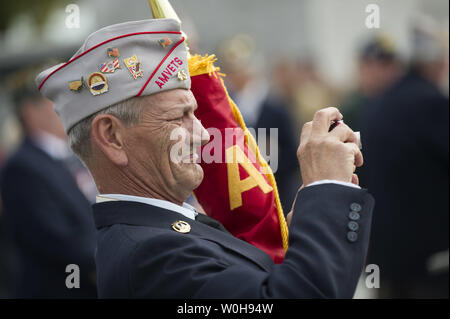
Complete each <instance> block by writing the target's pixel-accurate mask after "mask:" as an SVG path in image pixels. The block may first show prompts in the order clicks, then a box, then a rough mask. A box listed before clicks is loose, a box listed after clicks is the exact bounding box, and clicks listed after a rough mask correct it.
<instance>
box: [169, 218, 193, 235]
mask: <svg viewBox="0 0 450 319" xmlns="http://www.w3.org/2000/svg"><path fill="white" fill-rule="evenodd" d="M172 229H173V230H175V231H176V232H178V233H182V234H187V233H189V232H190V231H191V225H189V224H188V223H186V222H185V221H183V220H177V221H176V222H174V223H172Z"/></svg>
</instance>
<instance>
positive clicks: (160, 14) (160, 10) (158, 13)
mask: <svg viewBox="0 0 450 319" xmlns="http://www.w3.org/2000/svg"><path fill="white" fill-rule="evenodd" d="M148 3H149V4H150V9H151V10H152V14H153V18H154V19H174V20H176V21H178V23H180V24H181V20H180V18H179V17H178V14H177V13H176V12H175V10H174V8H173V7H172V5H171V4H170V2H169V0H148ZM181 32H182V35H183V37H184V39H185V40H184V42H186V50H187V55H188V58H189V57H190V56H191V54H190V52H189V47H188V37H187V35H186V33H184V32H183V31H181Z"/></svg>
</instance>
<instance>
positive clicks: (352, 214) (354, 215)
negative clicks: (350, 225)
mask: <svg viewBox="0 0 450 319" xmlns="http://www.w3.org/2000/svg"><path fill="white" fill-rule="evenodd" d="M360 217H361V216H360V215H359V214H358V213H357V212H355V211H353V210H352V211H351V212H350V213H349V214H348V218H350V219H351V220H358V219H359V218H360Z"/></svg>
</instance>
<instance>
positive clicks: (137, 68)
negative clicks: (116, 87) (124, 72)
mask: <svg viewBox="0 0 450 319" xmlns="http://www.w3.org/2000/svg"><path fill="white" fill-rule="evenodd" d="M123 62H125V65H126V66H127V68H128V70H129V71H130V73H131V75H132V76H133V78H134V79H135V80H136V79H137V78H138V77H142V76H144V72H143V71H142V69H141V62H139V60H138V58H137V56H136V54H135V55H133V56H132V57H129V58H126V59H124V60H123Z"/></svg>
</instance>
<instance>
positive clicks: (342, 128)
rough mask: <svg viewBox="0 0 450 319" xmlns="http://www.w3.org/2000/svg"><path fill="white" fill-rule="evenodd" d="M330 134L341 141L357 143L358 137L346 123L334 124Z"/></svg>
mask: <svg viewBox="0 0 450 319" xmlns="http://www.w3.org/2000/svg"><path fill="white" fill-rule="evenodd" d="M330 135H333V136H336V137H337V138H338V139H339V140H340V141H341V142H344V143H347V142H350V143H355V144H356V145H358V139H357V137H356V135H355V133H354V132H353V131H352V129H351V128H350V127H348V126H347V125H346V124H344V123H341V124H339V125H338V126H336V127H335V128H334V129H333V130H332V131H331V132H330Z"/></svg>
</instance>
